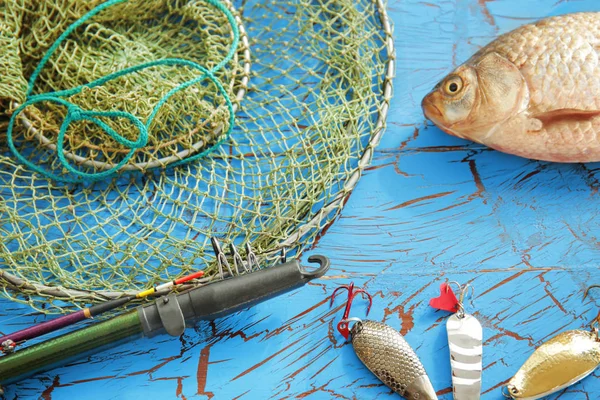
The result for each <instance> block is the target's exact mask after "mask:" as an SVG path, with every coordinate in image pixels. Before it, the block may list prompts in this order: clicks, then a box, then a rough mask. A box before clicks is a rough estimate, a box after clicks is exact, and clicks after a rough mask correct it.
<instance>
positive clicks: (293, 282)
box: [138, 256, 329, 337]
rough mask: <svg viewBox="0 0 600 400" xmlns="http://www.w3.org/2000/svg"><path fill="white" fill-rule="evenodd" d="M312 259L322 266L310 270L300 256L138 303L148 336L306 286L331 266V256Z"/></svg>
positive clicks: (173, 332)
mask: <svg viewBox="0 0 600 400" xmlns="http://www.w3.org/2000/svg"><path fill="white" fill-rule="evenodd" d="M308 261H309V262H315V263H318V264H319V268H317V269H316V270H314V271H308V270H306V268H304V267H303V266H301V265H300V263H299V262H298V261H297V260H292V261H288V262H286V263H283V264H280V265H277V266H274V267H271V268H266V269H262V270H259V271H256V272H252V273H249V274H245V275H241V276H238V277H235V278H231V279H225V280H221V281H216V282H213V283H209V284H207V285H205V286H202V287H199V288H195V289H191V290H189V291H187V292H184V293H180V294H175V293H173V294H171V295H168V296H164V297H161V298H160V299H158V300H157V301H156V302H155V303H153V304H149V305H144V306H140V307H138V314H139V318H140V321H141V324H142V327H143V330H144V335H145V336H149V337H151V336H154V335H156V334H159V333H163V332H164V331H166V332H167V333H169V334H170V335H172V336H180V335H181V334H182V333H183V332H184V330H185V327H186V325H188V326H189V325H193V324H194V323H195V322H197V321H199V320H213V319H215V318H219V317H222V316H225V315H230V314H232V313H234V312H236V311H239V310H242V309H245V308H248V307H250V306H252V305H254V304H257V303H260V302H263V301H265V300H268V299H270V298H273V297H275V296H279V295H281V294H284V293H286V292H289V291H291V290H294V289H297V288H299V287H301V286H304V285H305V284H306V283H307V282H309V281H310V280H312V279H315V278H319V277H321V276H323V275H324V274H325V272H327V270H328V269H329V259H328V258H327V257H324V256H312V257H309V259H308Z"/></svg>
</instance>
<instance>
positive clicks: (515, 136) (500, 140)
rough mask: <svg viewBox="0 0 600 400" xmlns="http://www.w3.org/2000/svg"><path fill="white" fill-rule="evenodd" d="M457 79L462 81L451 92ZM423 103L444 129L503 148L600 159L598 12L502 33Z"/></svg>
mask: <svg viewBox="0 0 600 400" xmlns="http://www.w3.org/2000/svg"><path fill="white" fill-rule="evenodd" d="M458 79H460V80H458ZM452 80H457V82H458V83H455V84H456V85H458V86H456V88H457V89H456V91H455V92H448V90H449V89H448V87H450V86H447V85H448V84H449V83H448V82H450V81H452ZM422 106H423V111H424V113H425V116H426V117H427V118H428V119H430V120H431V121H433V123H434V124H436V125H437V126H438V127H439V128H440V129H442V130H443V131H445V132H446V133H449V134H451V135H454V136H458V137H460V138H464V139H469V140H472V141H475V142H478V143H481V144H484V145H486V146H488V147H491V148H493V149H496V150H499V151H502V152H505V153H509V154H515V155H518V156H521V157H525V158H532V159H536V160H545V161H553V162H568V163H572V162H595V161H600V13H598V12H586V13H574V14H566V15H561V16H556V17H551V18H546V19H542V20H540V21H538V22H535V23H532V24H526V25H523V26H521V27H518V28H516V29H515V30H513V31H511V32H508V33H505V34H503V35H501V36H499V37H498V38H496V39H495V40H494V41H492V42H491V43H489V44H488V45H486V46H484V47H483V48H482V49H481V50H479V51H478V52H476V53H475V54H474V55H473V56H472V57H471V58H470V59H469V60H467V61H466V62H465V63H464V64H462V65H460V66H459V67H458V68H456V69H455V70H454V71H453V72H452V73H451V74H449V75H448V76H447V77H446V78H444V80H442V82H440V83H439V84H438V85H437V86H435V88H434V89H433V90H432V91H431V92H430V93H429V94H428V95H427V96H426V97H425V98H424V100H423V103H422Z"/></svg>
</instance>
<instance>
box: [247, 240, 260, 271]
mask: <svg viewBox="0 0 600 400" xmlns="http://www.w3.org/2000/svg"><path fill="white" fill-rule="evenodd" d="M246 257H247V258H248V261H247V263H248V267H249V268H250V271H255V270H256V271H258V270H259V269H260V265H259V264H258V259H257V258H256V254H254V251H252V246H250V243H246Z"/></svg>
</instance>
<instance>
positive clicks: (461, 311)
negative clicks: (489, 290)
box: [446, 280, 475, 318]
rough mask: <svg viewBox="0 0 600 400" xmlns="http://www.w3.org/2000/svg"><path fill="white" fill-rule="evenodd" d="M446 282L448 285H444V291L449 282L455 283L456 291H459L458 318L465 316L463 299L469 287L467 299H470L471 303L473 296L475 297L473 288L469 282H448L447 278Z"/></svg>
mask: <svg viewBox="0 0 600 400" xmlns="http://www.w3.org/2000/svg"><path fill="white" fill-rule="evenodd" d="M446 282H447V283H448V286H447V287H446V291H448V290H449V289H448V288H449V287H450V285H451V284H453V283H454V284H456V286H457V287H458V291H459V293H460V294H459V297H458V311H457V313H458V317H459V318H464V316H465V306H464V301H465V295H466V294H467V292H468V291H469V289H471V297H469V299H470V300H471V304H473V298H474V297H475V288H474V287H473V286H472V285H471V284H470V283H467V284H465V285H461V284H460V283H458V282H456V281H450V282H448V280H446Z"/></svg>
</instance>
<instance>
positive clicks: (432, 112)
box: [421, 94, 443, 125]
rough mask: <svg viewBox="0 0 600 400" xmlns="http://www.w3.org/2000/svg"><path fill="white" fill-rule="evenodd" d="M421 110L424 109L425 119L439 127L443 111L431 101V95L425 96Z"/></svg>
mask: <svg viewBox="0 0 600 400" xmlns="http://www.w3.org/2000/svg"><path fill="white" fill-rule="evenodd" d="M421 108H422V109H423V115H425V118H427V119H428V120H430V121H431V122H433V123H434V124H436V125H438V124H439V122H440V121H441V119H442V118H443V114H442V110H440V109H439V107H438V106H436V105H435V104H434V103H433V101H431V95H430V94H429V95H427V96H425V98H424V99H423V101H422V102H421Z"/></svg>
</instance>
